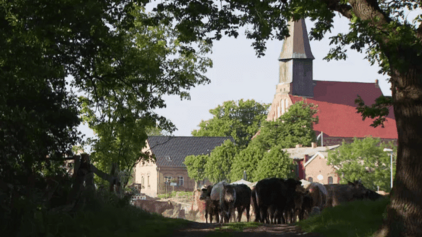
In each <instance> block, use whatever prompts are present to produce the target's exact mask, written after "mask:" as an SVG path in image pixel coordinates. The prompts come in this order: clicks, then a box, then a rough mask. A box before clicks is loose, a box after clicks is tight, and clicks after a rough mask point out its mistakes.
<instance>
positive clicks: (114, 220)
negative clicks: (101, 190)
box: [6, 196, 190, 237]
mask: <svg viewBox="0 0 422 237" xmlns="http://www.w3.org/2000/svg"><path fill="white" fill-rule="evenodd" d="M106 197H107V198H105V201H98V200H95V199H93V200H92V201H90V202H87V203H86V205H85V207H84V208H82V209H80V210H79V211H76V212H73V213H72V212H68V211H50V210H40V211H35V212H32V211H28V214H24V215H23V216H22V218H21V220H20V222H21V226H25V228H20V229H19V233H17V235H18V236H22V237H38V236H40V237H41V236H54V237H56V236H57V237H73V236H81V237H82V236H84V237H112V236H113V237H120V236H121V237H123V236H124V237H139V236H142V237H167V236H172V233H173V231H174V230H175V229H178V228H183V227H184V226H186V225H188V224H189V223H190V222H189V221H187V220H183V219H171V218H165V217H163V216H161V215H158V214H150V213H148V212H145V211H143V210H141V209H139V208H137V207H134V206H131V205H128V204H123V203H122V202H123V201H120V200H114V199H116V198H114V197H112V196H106ZM6 236H8V235H6Z"/></svg>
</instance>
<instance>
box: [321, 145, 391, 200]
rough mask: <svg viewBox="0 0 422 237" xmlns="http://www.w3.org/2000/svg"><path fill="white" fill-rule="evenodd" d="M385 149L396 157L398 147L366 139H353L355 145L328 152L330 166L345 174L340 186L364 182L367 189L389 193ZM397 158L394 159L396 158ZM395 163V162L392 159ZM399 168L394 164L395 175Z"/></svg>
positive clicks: (388, 165) (388, 167)
mask: <svg viewBox="0 0 422 237" xmlns="http://www.w3.org/2000/svg"><path fill="white" fill-rule="evenodd" d="M384 148H392V149H393V153H394V154H396V152H397V147H395V146H394V144H393V143H392V142H390V143H389V144H387V143H384V142H381V140H380V139H379V138H373V137H366V138H364V139H358V138H354V141H353V143H350V144H346V143H345V142H344V141H343V143H342V145H341V146H340V147H339V148H337V149H335V150H331V151H329V154H328V159H327V164H332V165H335V166H337V167H338V168H339V170H336V172H337V173H338V174H339V175H342V174H344V179H342V180H341V181H340V182H341V183H347V180H349V181H352V180H358V179H361V180H362V183H363V185H364V186H365V187H366V188H369V189H372V190H377V186H379V188H380V190H384V191H386V192H389V191H390V190H391V184H390V183H391V182H390V177H391V171H390V154H389V153H387V152H384V151H383V150H384ZM394 157H396V155H393V158H394ZM393 163H394V159H393ZM395 168H396V165H394V164H393V174H395V172H396V171H395Z"/></svg>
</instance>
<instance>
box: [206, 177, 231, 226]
mask: <svg viewBox="0 0 422 237" xmlns="http://www.w3.org/2000/svg"><path fill="white" fill-rule="evenodd" d="M210 198H211V200H213V201H218V202H219V207H220V210H219V211H220V223H223V222H224V223H228V222H229V220H230V217H231V213H233V211H234V203H235V202H236V190H235V189H234V187H233V185H230V184H228V183H226V182H225V181H222V182H219V183H217V184H216V185H214V186H213V188H212V190H211V196H210Z"/></svg>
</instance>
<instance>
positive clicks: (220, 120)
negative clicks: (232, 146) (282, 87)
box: [192, 99, 270, 148]
mask: <svg viewBox="0 0 422 237" xmlns="http://www.w3.org/2000/svg"><path fill="white" fill-rule="evenodd" d="M269 106H270V105H269V104H261V103H258V102H256V101H255V100H246V101H244V100H243V99H241V100H239V101H237V102H236V101H226V102H224V103H223V105H219V106H217V108H215V109H211V110H210V113H211V114H212V115H213V118H212V119H210V120H207V121H201V123H200V124H199V129H198V130H193V131H192V135H193V136H197V137H199V136H211V137H217V136H221V137H227V136H231V137H233V139H234V140H235V141H236V145H238V146H239V147H241V148H244V147H246V146H247V145H248V143H249V142H250V140H251V138H252V136H253V135H255V133H256V132H258V129H259V127H260V125H261V121H262V120H263V119H265V118H266V117H267V113H268V111H267V110H268V107H269Z"/></svg>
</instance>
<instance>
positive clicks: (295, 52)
mask: <svg viewBox="0 0 422 237" xmlns="http://www.w3.org/2000/svg"><path fill="white" fill-rule="evenodd" d="M289 32H290V37H287V38H286V39H285V40H284V43H283V48H282V51H281V54H280V57H279V72H280V73H279V83H278V84H277V86H276V93H275V95H274V99H273V102H272V105H271V108H270V111H269V113H268V117H267V120H276V119H277V118H279V117H280V116H281V115H282V114H284V113H285V112H286V111H288V109H289V107H290V106H291V105H292V104H295V103H296V102H298V101H304V102H305V103H309V104H311V103H312V104H315V105H318V108H317V109H318V112H317V114H316V116H318V118H319V122H318V123H317V124H314V131H315V132H316V134H317V135H319V134H321V135H322V136H321V143H323V144H321V145H325V146H330V145H336V144H341V142H342V141H343V140H345V141H346V142H352V141H353V138H354V137H357V138H364V137H366V136H373V137H378V138H380V139H381V140H382V141H385V142H388V141H394V142H397V138H398V135H397V128H396V121H395V118H394V112H393V108H392V107H390V109H389V110H390V112H389V115H388V116H387V118H386V121H385V122H384V127H381V126H378V127H377V128H374V127H371V126H370V125H371V123H372V120H371V119H369V118H367V119H366V120H364V121H363V120H362V116H361V114H359V113H357V110H356V104H355V99H357V98H358V95H359V96H361V97H362V99H363V101H364V102H365V104H366V105H371V104H373V103H374V102H375V99H376V98H378V97H379V96H381V95H382V91H381V89H380V87H379V85H378V80H375V83H363V82H343V81H321V80H314V79H313V71H312V70H313V66H312V61H313V60H314V59H315V58H314V56H313V55H312V52H311V47H310V44H309V39H308V33H307V30H306V25H305V21H304V20H303V19H301V20H298V21H296V22H290V23H289Z"/></svg>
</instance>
